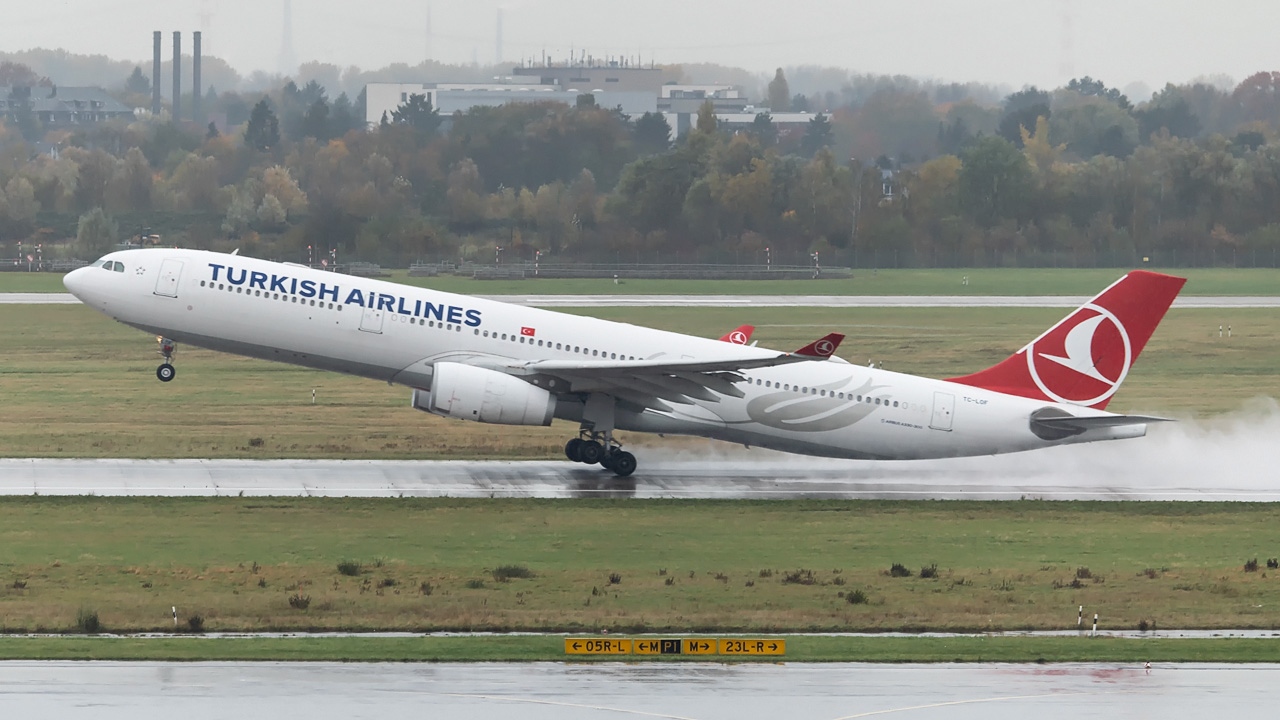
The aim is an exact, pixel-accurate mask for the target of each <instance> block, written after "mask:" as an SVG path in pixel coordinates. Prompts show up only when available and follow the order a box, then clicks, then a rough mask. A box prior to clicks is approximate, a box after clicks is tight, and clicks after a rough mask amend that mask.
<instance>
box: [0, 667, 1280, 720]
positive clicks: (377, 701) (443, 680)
mask: <svg viewBox="0 0 1280 720" xmlns="http://www.w3.org/2000/svg"><path fill="white" fill-rule="evenodd" d="M1277 683H1280V666H1275V665H1215V664H1178V665H1165V666H1157V667H1154V668H1152V669H1151V670H1150V672H1148V671H1147V670H1145V669H1144V668H1143V667H1141V665H1140V664H1138V665H1117V664H1062V665H1002V664H964V665H957V664H941V665H928V666H920V665H905V666H904V665H887V664H886V665H878V664H849V663H838V664H836V663H833V664H800V663H787V664H738V665H731V664H710V663H700V664H696V665H695V664H687V663H678V664H676V663H670V664H669V663H635V664H623V663H600V664H594V663H593V664H568V663H528V664H511V663H480V664H470V663H466V664H447V665H444V664H403V663H397V664H382V663H371V664H341V663H162V662H139V663H116V662H97V663H78V662H0V703H3V706H4V708H5V715H6V717H14V718H43V717H70V716H74V717H77V718H91V719H93V720H134V719H135V718H140V717H144V718H162V717H181V718H183V720H204V719H205V718H209V719H213V718H217V719H219V720H221V719H222V718H228V717H264V718H265V717H269V718H281V719H286V718H307V719H308V720H328V719H330V718H335V719H336V718H343V719H344V720H345V719H347V718H379V719H382V718H394V717H441V718H464V717H465V718H470V719H471V720H488V719H490V718H504V719H505V718H527V719H534V720H544V719H546V720H550V719H552V718H554V719H557V720H577V719H580V718H581V719H594V718H615V717H622V718H625V717H646V718H670V719H672V720H756V719H760V720H772V719H774V718H777V719H779V720H783V719H785V720H837V719H838V720H851V719H852V718H864V717H880V716H890V717H904V718H913V717H925V718H945V719H946V720H977V719H979V718H981V719H983V720H986V719H987V718H993V717H996V718H1028V717H1035V718H1037V720H1068V719H1069V720H1080V719H1081V718H1193V717H1210V716H1216V715H1220V716H1226V717H1231V718H1243V719H1252V718H1273V717H1275V703H1274V692H1273V690H1272V688H1274V687H1276V685H1277Z"/></svg>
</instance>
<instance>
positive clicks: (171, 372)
mask: <svg viewBox="0 0 1280 720" xmlns="http://www.w3.org/2000/svg"><path fill="white" fill-rule="evenodd" d="M177 374H178V371H177V370H176V369H174V367H173V366H172V365H170V364H169V363H164V364H163V365H161V366H160V367H158V368H156V377H158V378H160V382H169V381H170V380H172V379H173V377H174V376H175V375H177Z"/></svg>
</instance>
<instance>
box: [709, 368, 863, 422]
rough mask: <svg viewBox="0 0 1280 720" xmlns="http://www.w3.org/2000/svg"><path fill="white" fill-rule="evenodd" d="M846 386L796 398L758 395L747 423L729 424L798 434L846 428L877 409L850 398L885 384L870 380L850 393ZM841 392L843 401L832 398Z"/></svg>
mask: <svg viewBox="0 0 1280 720" xmlns="http://www.w3.org/2000/svg"><path fill="white" fill-rule="evenodd" d="M847 384H848V381H847V380H841V381H838V382H834V383H829V384H827V385H818V386H817V387H814V388H813V390H814V392H818V391H821V390H826V391H827V394H826V395H825V396H824V395H821V394H816V395H815V394H812V393H811V394H809V395H798V394H796V392H794V391H790V390H782V391H778V392H772V393H768V394H766V395H761V396H759V397H757V398H755V399H753V400H751V401H750V402H748V403H747V415H748V416H749V417H750V418H751V419H750V420H742V421H737V422H728V423H726V424H729V425H739V424H744V423H747V422H757V423H760V424H761V425H767V426H769V427H772V428H778V429H779V430H795V431H798V432H824V431H827V430H839V429H841V428H846V427H849V426H850V425H853V424H854V423H857V422H859V421H861V420H863V419H864V418H866V417H867V416H868V415H870V414H871V413H873V412H875V411H876V410H877V409H878V408H879V406H877V405H875V404H873V403H868V402H858V401H857V400H850V399H849V398H850V397H851V396H858V395H862V396H864V397H865V396H866V395H867V394H869V393H871V392H874V391H875V390H878V389H880V388H883V387H887V386H885V385H872V384H871V381H870V380H868V381H867V382H865V383H863V384H862V386H861V387H858V388H855V389H853V390H845V389H843V388H844V386H845V385H847ZM837 392H843V393H844V394H845V397H844V399H840V398H838V397H835V393H837Z"/></svg>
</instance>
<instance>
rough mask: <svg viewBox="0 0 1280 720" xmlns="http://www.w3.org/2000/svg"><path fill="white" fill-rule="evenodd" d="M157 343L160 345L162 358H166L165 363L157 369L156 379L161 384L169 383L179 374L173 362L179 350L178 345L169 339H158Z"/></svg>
mask: <svg viewBox="0 0 1280 720" xmlns="http://www.w3.org/2000/svg"><path fill="white" fill-rule="evenodd" d="M156 341H157V342H159V343H160V356H161V357H163V358H164V362H163V363H161V364H160V367H158V368H156V377H157V378H159V379H160V382H169V381H170V380H172V379H173V378H174V376H176V375H177V374H178V371H177V369H175V368H174V367H173V362H172V360H173V353H174V352H175V351H176V350H177V349H178V344H177V343H175V342H174V341H172V340H170V339H169V338H167V337H157V338H156Z"/></svg>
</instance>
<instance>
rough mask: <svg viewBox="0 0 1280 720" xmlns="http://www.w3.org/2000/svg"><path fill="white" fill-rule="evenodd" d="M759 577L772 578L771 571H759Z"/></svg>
mask: <svg viewBox="0 0 1280 720" xmlns="http://www.w3.org/2000/svg"><path fill="white" fill-rule="evenodd" d="M760 577H762V578H771V577H773V571H772V570H761V571H760Z"/></svg>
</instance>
